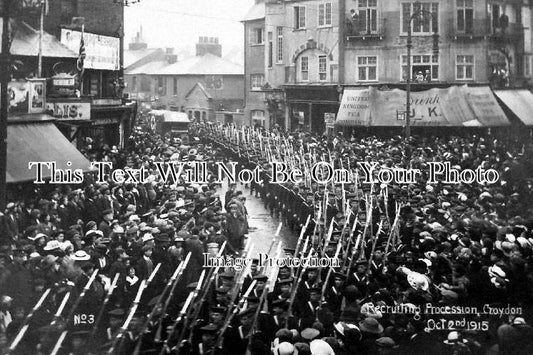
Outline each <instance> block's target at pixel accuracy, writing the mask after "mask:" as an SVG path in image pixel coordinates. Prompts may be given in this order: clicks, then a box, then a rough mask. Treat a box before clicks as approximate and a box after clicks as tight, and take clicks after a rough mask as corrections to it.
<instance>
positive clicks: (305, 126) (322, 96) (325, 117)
mask: <svg viewBox="0 0 533 355" xmlns="http://www.w3.org/2000/svg"><path fill="white" fill-rule="evenodd" d="M285 94H286V98H287V105H288V106H287V107H288V127H290V129H291V130H296V129H299V130H303V131H305V132H313V133H318V134H323V133H325V132H326V126H327V122H329V120H330V119H331V117H333V116H335V115H336V114H337V111H338V110H339V93H338V91H337V85H289V86H285Z"/></svg>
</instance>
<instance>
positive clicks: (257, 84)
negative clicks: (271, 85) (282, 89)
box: [250, 74, 265, 90]
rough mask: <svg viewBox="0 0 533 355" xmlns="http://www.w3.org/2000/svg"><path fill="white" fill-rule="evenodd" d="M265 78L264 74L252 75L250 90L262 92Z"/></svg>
mask: <svg viewBox="0 0 533 355" xmlns="http://www.w3.org/2000/svg"><path fill="white" fill-rule="evenodd" d="M264 80H265V76H264V75H263V74H252V75H250V89H252V90H261V88H262V87H263V84H264Z"/></svg>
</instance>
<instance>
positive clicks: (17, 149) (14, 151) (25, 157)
mask: <svg viewBox="0 0 533 355" xmlns="http://www.w3.org/2000/svg"><path fill="white" fill-rule="evenodd" d="M29 162H56V167H57V168H59V169H67V168H68V169H72V170H73V169H82V170H83V171H89V170H90V169H89V168H90V162H89V161H88V160H87V158H85V157H84V156H83V155H82V154H81V153H80V152H79V151H78V150H77V149H76V147H75V146H74V145H72V143H70V142H69V141H68V139H67V138H65V136H64V135H63V133H61V131H60V130H59V129H57V127H56V126H55V125H54V124H53V123H51V122H45V123H24V124H10V125H8V127H7V171H6V179H7V182H8V183H16V182H24V181H33V180H35V179H36V171H37V170H36V167H33V168H32V169H29V168H28V163H29ZM67 162H71V163H72V165H70V166H67ZM50 177H51V173H50V170H49V169H47V168H43V178H50Z"/></svg>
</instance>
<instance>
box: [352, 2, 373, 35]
mask: <svg viewBox="0 0 533 355" xmlns="http://www.w3.org/2000/svg"><path fill="white" fill-rule="evenodd" d="M358 10H359V11H358V12H357V13H356V16H355V18H354V19H355V20H356V21H357V30H358V31H359V32H362V33H377V31H378V0H359V3H358Z"/></svg>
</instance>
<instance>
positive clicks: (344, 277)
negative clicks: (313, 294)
mask: <svg viewBox="0 0 533 355" xmlns="http://www.w3.org/2000/svg"><path fill="white" fill-rule="evenodd" d="M333 278H336V279H342V280H346V275H345V274H343V273H342V272H336V273H334V274H333Z"/></svg>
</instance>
